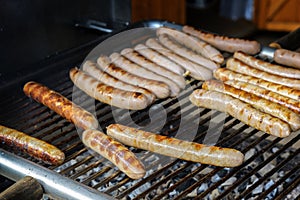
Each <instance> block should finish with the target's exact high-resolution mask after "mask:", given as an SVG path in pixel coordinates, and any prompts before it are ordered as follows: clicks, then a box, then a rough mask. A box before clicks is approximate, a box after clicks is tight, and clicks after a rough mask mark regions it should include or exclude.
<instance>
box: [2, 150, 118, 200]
mask: <svg viewBox="0 0 300 200" xmlns="http://www.w3.org/2000/svg"><path fill="white" fill-rule="evenodd" d="M0 174H2V175H3V176H5V177H7V178H9V179H11V180H14V181H18V180H20V179H22V178H24V177H25V176H31V177H33V178H35V179H36V180H38V182H39V183H40V184H41V185H42V187H43V189H44V191H45V193H47V194H49V195H50V196H51V197H53V198H55V199H70V200H82V199H85V200H95V199H99V200H100V199H101V200H102V199H103V200H113V199H114V198H113V197H111V196H109V195H107V194H104V193H101V192H100V191H98V190H95V189H93V188H89V187H87V186H86V185H83V184H81V183H78V182H76V181H74V180H72V179H69V178H66V177H64V176H62V175H60V174H58V173H57V172H54V171H51V170H49V169H47V168H45V167H42V166H39V165H37V164H35V163H33V162H30V161H28V160H25V159H24V158H20V157H18V156H16V155H14V154H12V153H9V152H7V151H5V150H2V149H0Z"/></svg>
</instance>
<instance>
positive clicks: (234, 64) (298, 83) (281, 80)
mask: <svg viewBox="0 0 300 200" xmlns="http://www.w3.org/2000/svg"><path fill="white" fill-rule="evenodd" d="M226 67H227V68H228V69H230V70H232V71H235V72H238V73H241V74H246V75H249V76H254V77H256V78H261V79H263V80H266V81H270V82H272V83H277V84H282V85H285V86H288V87H291V88H295V89H297V90H300V80H299V79H292V78H285V77H282V76H278V75H274V74H270V73H268V72H264V71H261V70H259V69H255V68H253V67H250V66H249V65H247V64H245V63H243V62H242V61H240V60H237V59H236V58H229V59H228V60H227V63H226Z"/></svg>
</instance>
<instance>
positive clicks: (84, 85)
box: [70, 68, 148, 110]
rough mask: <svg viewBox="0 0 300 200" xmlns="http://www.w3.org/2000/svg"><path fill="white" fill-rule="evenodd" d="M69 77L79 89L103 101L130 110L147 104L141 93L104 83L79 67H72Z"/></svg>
mask: <svg viewBox="0 0 300 200" xmlns="http://www.w3.org/2000/svg"><path fill="white" fill-rule="evenodd" d="M70 78H71V80H72V81H73V83H74V84H75V85H76V86H77V87H78V88H79V89H81V90H82V91H84V92H85V93H86V94H88V95H89V96H91V97H93V98H94V99H97V100H99V101H101V102H103V103H106V104H109V105H112V106H116V107H119V108H125V109H130V110H141V109H144V108H146V107H147V106H148V99H147V97H146V96H145V95H143V94H142V93H139V92H130V91H125V90H120V89H118V88H114V87H112V86H109V85H106V84H104V83H101V82H100V81H98V80H97V79H95V78H94V77H92V76H90V75H88V74H87V73H85V72H83V71H81V70H79V69H76V68H72V69H71V70H70Z"/></svg>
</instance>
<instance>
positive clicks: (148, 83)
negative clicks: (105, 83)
mask: <svg viewBox="0 0 300 200" xmlns="http://www.w3.org/2000/svg"><path fill="white" fill-rule="evenodd" d="M97 63H98V64H99V67H100V68H101V69H102V70H103V71H105V72H107V73H108V74H110V75H111V76H113V77H115V78H117V79H119V80H121V81H123V82H126V83H129V84H132V85H135V86H137V87H142V88H145V89H147V90H149V91H150V92H152V93H153V94H155V96H156V97H157V98H160V99H163V98H167V97H168V96H170V89H169V86H168V85H167V84H165V83H162V82H159V81H155V80H150V79H147V78H142V77H140V76H136V75H134V74H131V73H129V72H127V71H125V70H123V69H121V68H120V67H117V66H116V65H115V64H113V63H111V61H110V59H109V58H108V57H106V56H100V57H99V58H98V59H97Z"/></svg>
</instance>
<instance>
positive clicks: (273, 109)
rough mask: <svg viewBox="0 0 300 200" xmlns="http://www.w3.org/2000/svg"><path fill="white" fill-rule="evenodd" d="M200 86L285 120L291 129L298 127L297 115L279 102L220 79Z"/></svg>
mask: <svg viewBox="0 0 300 200" xmlns="http://www.w3.org/2000/svg"><path fill="white" fill-rule="evenodd" d="M202 88H203V89H205V90H212V91H217V92H221V93H224V94H227V95H230V96H232V97H234V98H237V99H240V100H241V101H244V102H246V103H249V104H250V105H252V106H253V107H254V108H256V109H258V110H260V111H262V112H265V113H268V114H270V115H272V116H274V117H277V118H279V119H281V120H283V121H285V122H287V123H288V124H289V125H290V126H291V129H292V130H293V131H297V130H298V129H299V128H300V117H299V115H298V114H296V113H295V112H293V111H291V110H290V109H288V108H286V107H284V106H281V105H280V104H277V103H274V102H272V101H269V100H266V99H264V98H261V97H259V96H257V95H255V94H253V93H250V92H246V91H243V90H240V89H237V88H235V87H232V86H230V85H227V84H226V83H223V82H222V81H216V80H209V81H205V82H204V83H203V84H202Z"/></svg>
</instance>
